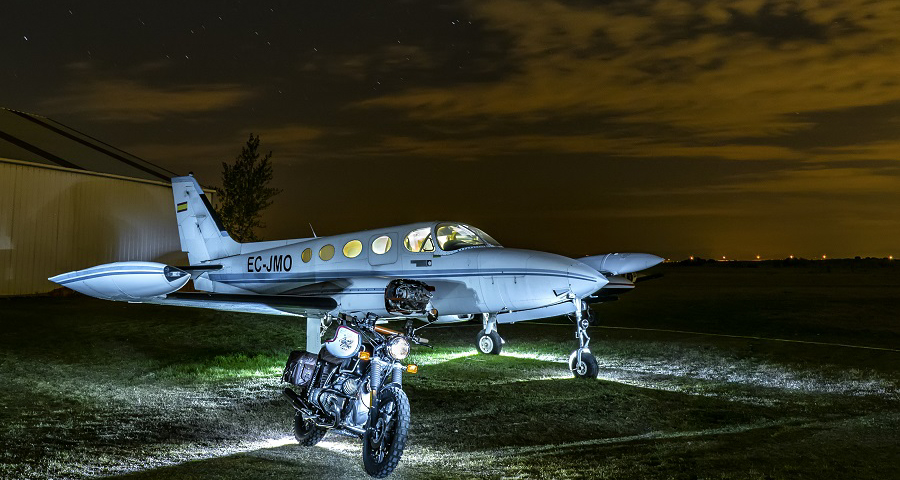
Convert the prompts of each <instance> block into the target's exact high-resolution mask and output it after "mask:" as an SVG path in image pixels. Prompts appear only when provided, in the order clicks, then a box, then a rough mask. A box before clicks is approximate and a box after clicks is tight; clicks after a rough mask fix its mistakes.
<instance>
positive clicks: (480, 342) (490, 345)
mask: <svg viewBox="0 0 900 480" xmlns="http://www.w3.org/2000/svg"><path fill="white" fill-rule="evenodd" d="M475 346H476V347H478V351H479V352H481V353H488V354H491V355H498V354H499V353H500V351H501V350H503V339H502V338H500V334H499V333H497V331H496V330H495V331H493V332H491V333H484V330H482V331H480V332H478V336H477V337H475Z"/></svg>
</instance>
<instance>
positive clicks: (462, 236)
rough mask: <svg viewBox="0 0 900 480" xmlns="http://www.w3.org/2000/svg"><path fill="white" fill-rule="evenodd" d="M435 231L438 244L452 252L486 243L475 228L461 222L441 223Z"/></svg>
mask: <svg viewBox="0 0 900 480" xmlns="http://www.w3.org/2000/svg"><path fill="white" fill-rule="evenodd" d="M434 231H435V236H436V237H437V242H438V246H440V247H441V250H443V251H445V252H452V251H453V250H459V249H460V248H465V247H480V246H484V245H485V244H486V242H485V241H484V240H482V239H481V238H480V237H479V236H478V235H477V234H476V233H475V232H474V229H471V228H469V227H467V226H465V225H462V224H460V223H440V224H438V226H437V228H435V230H434ZM491 240H494V239H491ZM494 243H496V240H494Z"/></svg>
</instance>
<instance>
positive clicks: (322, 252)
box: [319, 245, 334, 262]
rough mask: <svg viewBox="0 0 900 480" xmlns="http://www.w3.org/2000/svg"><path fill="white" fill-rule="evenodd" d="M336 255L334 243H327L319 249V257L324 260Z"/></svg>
mask: <svg viewBox="0 0 900 480" xmlns="http://www.w3.org/2000/svg"><path fill="white" fill-rule="evenodd" d="M332 257H334V245H325V246H324V247H322V248H321V249H319V258H321V259H322V260H323V261H326V262H327V261H329V260H331V258H332Z"/></svg>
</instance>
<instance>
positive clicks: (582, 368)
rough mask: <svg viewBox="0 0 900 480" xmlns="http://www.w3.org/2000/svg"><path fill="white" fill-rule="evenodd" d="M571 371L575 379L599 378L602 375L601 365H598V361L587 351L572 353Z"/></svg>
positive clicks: (570, 358) (570, 359)
mask: <svg viewBox="0 0 900 480" xmlns="http://www.w3.org/2000/svg"><path fill="white" fill-rule="evenodd" d="M579 353H580V355H579ZM569 370H571V371H572V375H575V378H597V376H598V375H600V365H598V364H597V359H596V358H594V355H593V354H592V353H591V352H589V351H587V350H575V351H574V352H572V355H571V356H570V357H569Z"/></svg>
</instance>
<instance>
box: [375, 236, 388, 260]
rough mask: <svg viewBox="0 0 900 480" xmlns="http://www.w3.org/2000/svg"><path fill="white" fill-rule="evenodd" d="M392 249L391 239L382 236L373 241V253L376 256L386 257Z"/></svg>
mask: <svg viewBox="0 0 900 480" xmlns="http://www.w3.org/2000/svg"><path fill="white" fill-rule="evenodd" d="M390 249H391V237H389V236H387V235H382V236H380V237H378V238H376V239H375V240H372V253H374V254H375V255H384V254H385V253H387V252H388V251H389V250H390Z"/></svg>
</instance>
